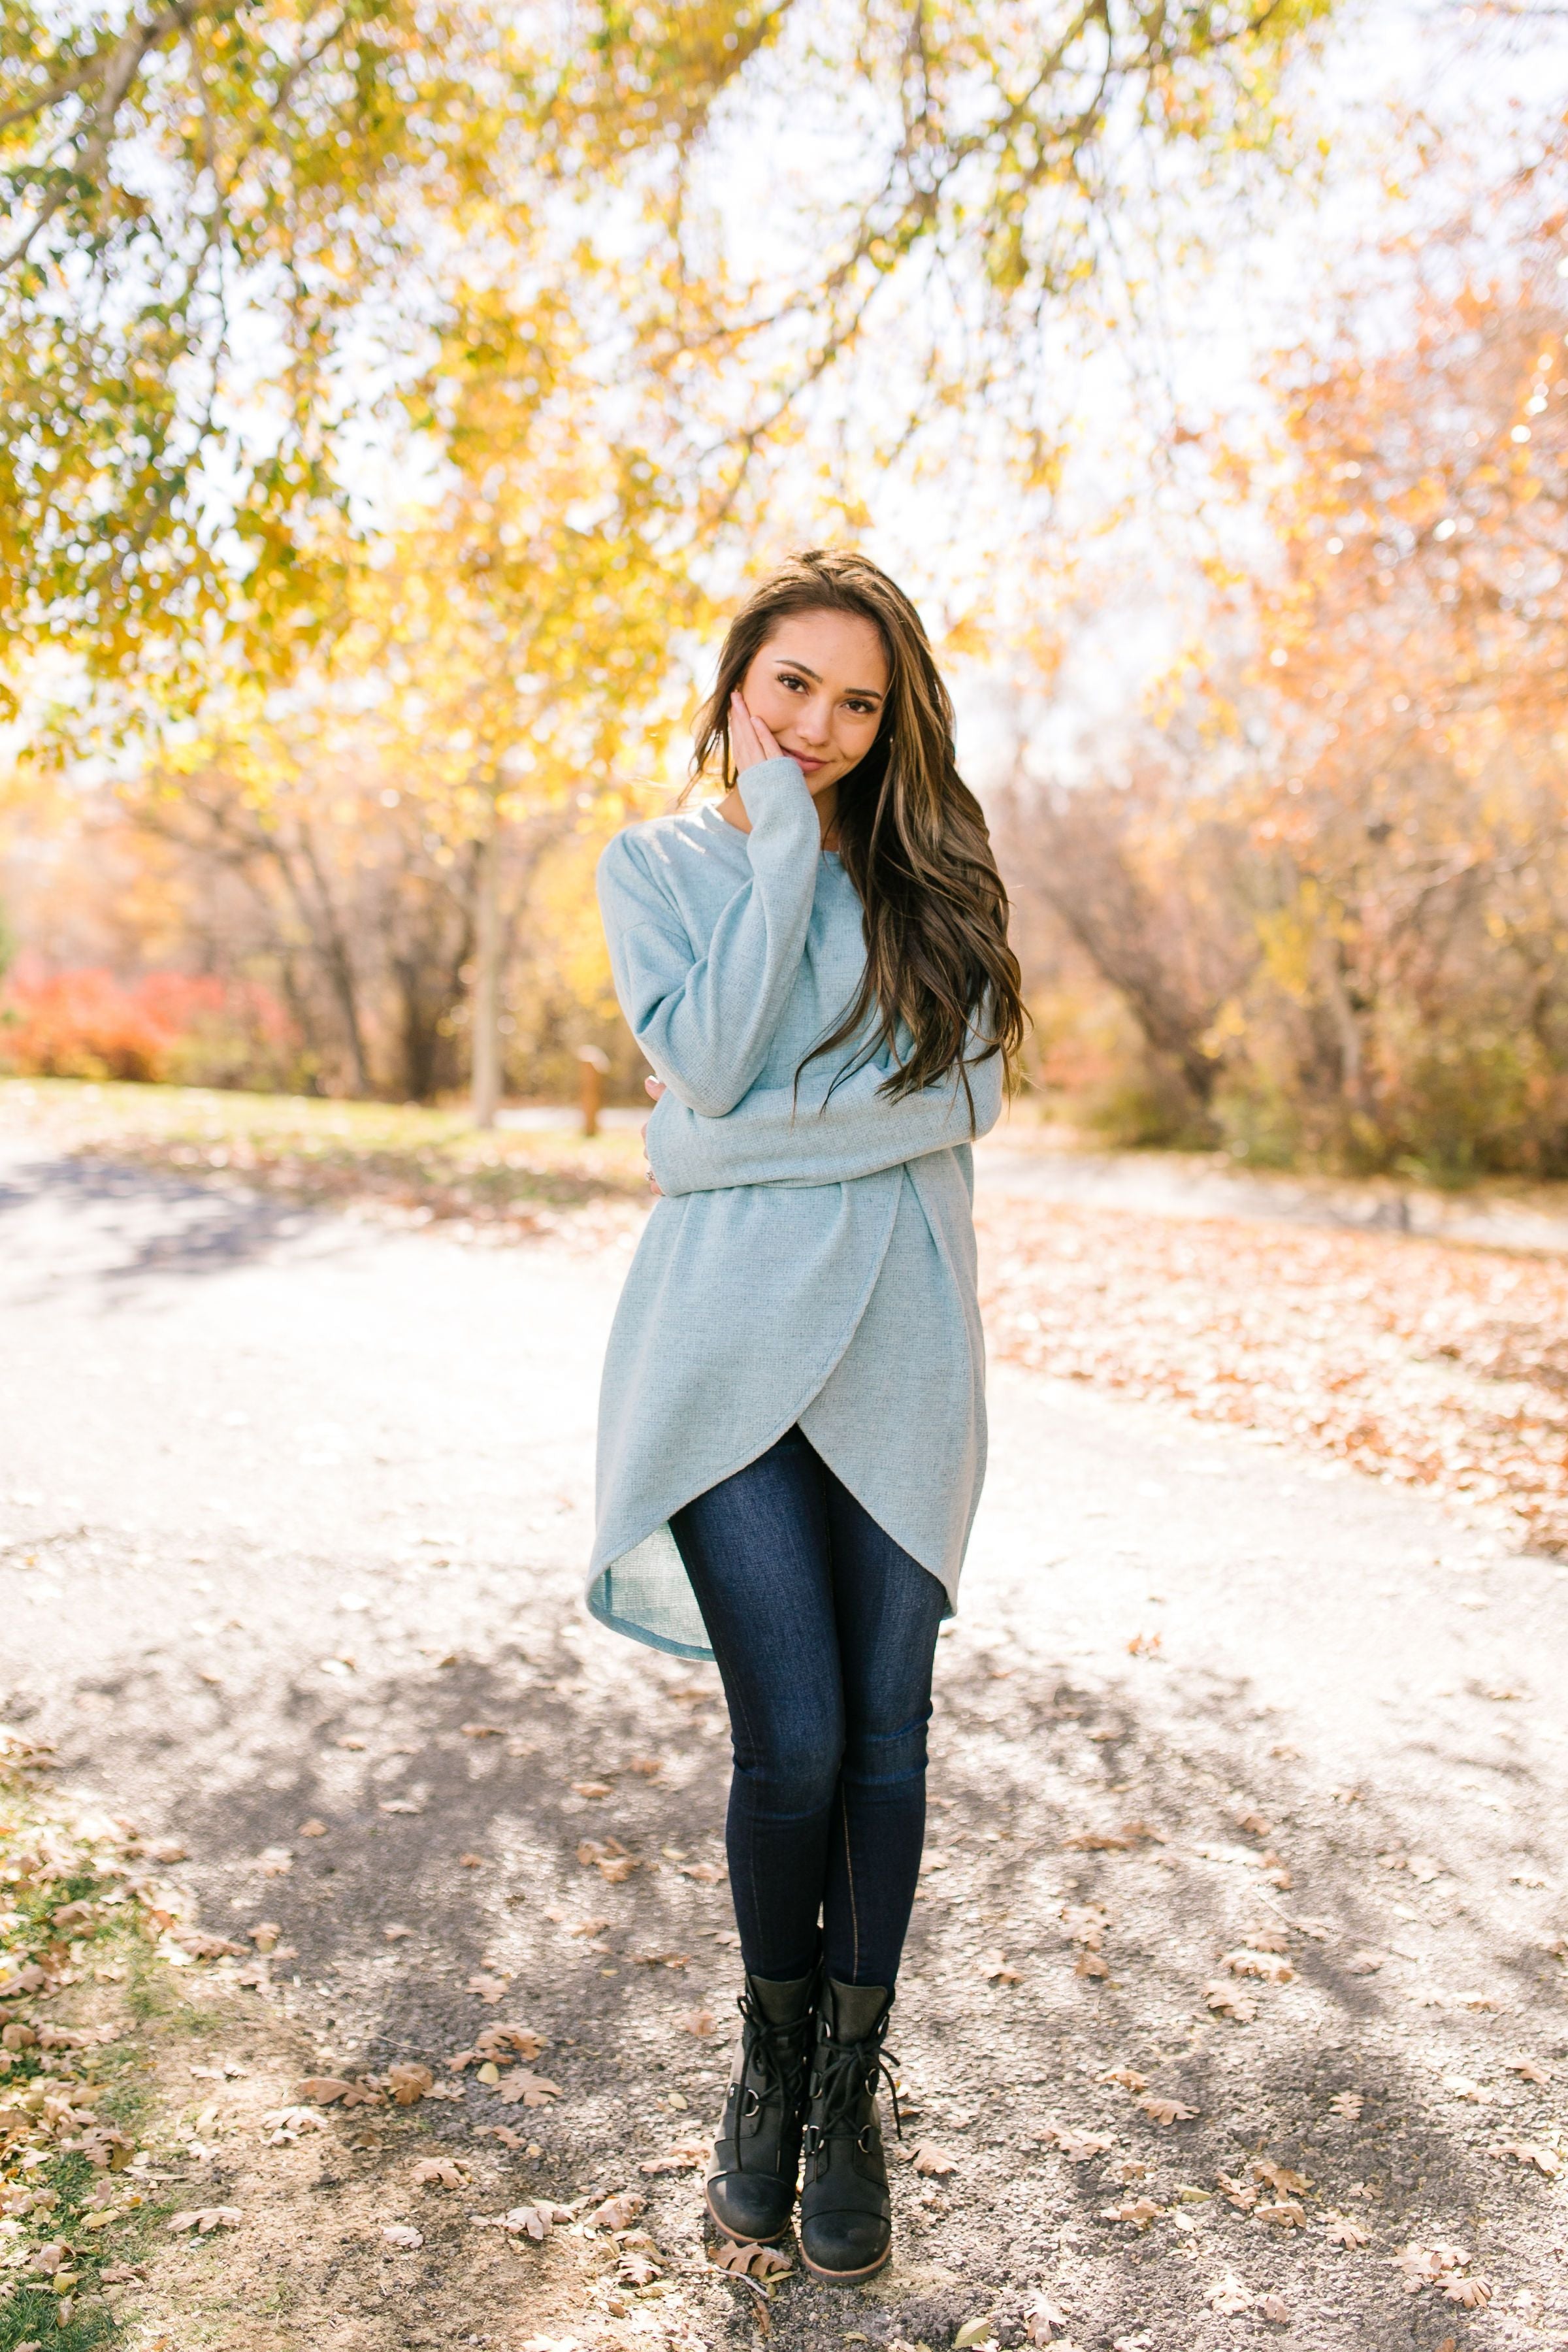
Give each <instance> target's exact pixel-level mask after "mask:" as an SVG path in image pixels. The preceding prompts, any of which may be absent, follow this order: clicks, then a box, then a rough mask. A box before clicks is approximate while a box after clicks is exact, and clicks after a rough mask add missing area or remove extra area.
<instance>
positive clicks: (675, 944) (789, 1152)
mask: <svg viewBox="0 0 1568 2352" xmlns="http://www.w3.org/2000/svg"><path fill="white" fill-rule="evenodd" d="M741 797H742V802H743V803H744V805H745V810H746V814H747V815H748V817H749V818H750V819H751V824H752V830H751V832H750V833H742V832H741V831H740V830H739V829H738V827H736V826H734V825H731V824H729V823H728V822H727V821H726V820H725V819H724V818H723V817H722V816H721V815H720V814H719V812H718V810H717V809H716V808H714V807H711V806H709V807H705V808H700V809H694V810H684V811H679V812H677V813H676V814H673V815H670V816H663V817H656V818H654V819H653V820H652V822H651V823H648V824H637V825H631V826H628V827H627V829H626V831H625V832H624V833H621V834H618V835H616V838H615V840H614V841H613V842H612V843H611V844H610V845H609V847H608V849H606V851H605V855H604V856H603V858H602V859H601V861H600V865H599V903H600V907H601V909H602V911H603V914H604V920H605V934H606V936H607V938H608V940H609V948H610V961H611V964H612V967H613V969H614V972H615V980H616V994H617V996H618V997H619V999H620V1003H621V1007H622V1010H623V1011H624V1013H626V1019H627V1021H628V1022H629V1023H630V1024H631V1027H632V1031H633V1034H634V1035H635V1036H636V1038H637V1043H638V1045H640V1046H641V1048H642V1051H643V1053H644V1055H646V1057H647V1061H648V1063H649V1064H650V1065H651V1066H652V1068H653V1069H654V1071H655V1072H656V1073H657V1075H658V1076H659V1077H660V1078H662V1079H663V1080H664V1083H665V1085H666V1087H668V1092H667V1093H666V1094H665V1095H663V1096H662V1097H660V1099H659V1101H658V1104H657V1106H656V1107H655V1109H654V1112H653V1116H652V1118H651V1119H650V1121H649V1123H648V1131H647V1155H648V1161H649V1165H650V1166H651V1168H652V1170H653V1172H654V1176H655V1178H656V1180H657V1181H658V1187H659V1190H660V1192H661V1193H662V1195H663V1198H662V1199H660V1200H658V1202H656V1203H655V1205H654V1209H653V1213H652V1215H651V1216H650V1217H649V1219H648V1223H647V1229H646V1231H645V1232H644V1234H643V1237H642V1240H641V1242H640V1244H639V1245H638V1248H637V1255H636V1256H635V1258H634V1259H633V1261H632V1265H631V1269H630V1271H629V1273H628V1275H627V1276H626V1287H625V1289H624V1290H623V1292H622V1294H621V1298H620V1303H619V1305H618V1307H617V1308H616V1317H615V1322H614V1325H613V1327H612V1329H611V1333H610V1341H609V1348H608V1351H607V1353H606V1357H605V1371H604V1380H603V1385H602V1388H601V1391H600V1401H599V1446H598V1476H597V1490H598V1491H597V1507H598V1525H597V1531H596V1535H595V1544H594V1554H593V1560H592V1565H591V1567H590V1570H589V1582H588V1606H589V1608H590V1610H591V1611H592V1612H593V1613H594V1615H595V1617H597V1618H599V1619H600V1620H601V1621H602V1622H603V1623H605V1624H606V1625H611V1626H614V1627H615V1628H616V1631H617V1632H619V1633H628V1634H630V1635H631V1636H632V1637H633V1638H634V1639H635V1640H637V1641H642V1642H648V1643H652V1644H653V1645H654V1646H655V1647H656V1648H658V1649H661V1650H668V1651H672V1652H674V1653H675V1654H676V1655H678V1656H680V1657H689V1658H707V1657H710V1656H711V1654H712V1653H711V1651H710V1648H709V1644H708V1638H707V1634H706V1633H705V1631H704V1628H703V1624H702V1620H701V1617H700V1613H699V1611H698V1608H697V1603H696V1600H695V1598H694V1596H693V1594H692V1591H691V1588H690V1586H689V1583H688V1581H687V1578H686V1570H685V1569H684V1567H683V1566H682V1563H681V1559H680V1555H679V1551H678V1550H677V1549H676V1545H675V1539H674V1538H673V1536H672V1535H671V1533H670V1530H669V1519H670V1516H671V1514H672V1513H673V1512H676V1511H679V1509H680V1508H681V1507H682V1506H683V1505H684V1504H686V1503H689V1502H690V1501H691V1500H692V1499H693V1497H694V1496H698V1495H700V1494H704V1493H706V1491H707V1490H708V1488H709V1487H710V1486H717V1485H718V1484H719V1482H720V1481H721V1479H724V1478H727V1477H730V1476H731V1475H733V1473H734V1472H736V1471H737V1470H742V1469H744V1468H745V1466H746V1465H747V1464H748V1463H751V1462H753V1461H755V1460H756V1458H757V1456H758V1455H759V1454H764V1453H765V1452H766V1451H767V1449H768V1447H769V1446H770V1445H772V1444H774V1443H775V1442H776V1441H777V1440H778V1439H779V1438H780V1437H782V1436H783V1435H784V1432H785V1431H786V1430H787V1429H790V1428H792V1427H793V1426H794V1425H795V1423H799V1425H800V1427H801V1429H802V1430H803V1431H804V1432H805V1435H806V1437H807V1438H808V1439H809V1440H810V1442H811V1444H813V1445H814V1446H815V1447H816V1451H817V1453H818V1454H821V1456H822V1458H823V1460H824V1461H825V1462H826V1464H827V1465H828V1467H829V1468H830V1469H831V1470H832V1471H833V1472H834V1473H835V1475H837V1477H839V1478H841V1479H842V1480H843V1482H844V1484H845V1485H846V1486H847V1487H848V1488H849V1491H850V1492H851V1494H852V1495H854V1496H855V1497H856V1499H857V1501H858V1502H859V1503H860V1504H862V1505H863V1506H864V1507H865V1508H866V1509H867V1510H868V1512H869V1513H870V1515H871V1517H873V1518H874V1519H875V1520H876V1521H877V1522H878V1524H879V1526H880V1527H881V1528H884V1529H885V1530H886V1531H887V1533H888V1534H889V1535H890V1536H891V1537H892V1538H893V1539H894V1541H895V1542H896V1543H899V1544H900V1545H902V1547H903V1549H905V1550H906V1551H907V1552H909V1553H910V1555H911V1557H912V1558H914V1559H917V1560H919V1561H920V1563H921V1566H922V1567H924V1568H927V1569H929V1570H931V1574H932V1575H933V1576H935V1577H937V1578H938V1579H940V1580H941V1582H942V1584H943V1585H944V1586H945V1588H946V1591H947V1595H948V1613H949V1614H950V1615H951V1613H952V1605H953V1601H954V1599H955V1596H956V1593H957V1590H958V1578H959V1570H960V1568H961V1567H962V1564H963V1553H964V1548H965V1546H966V1544H967V1542H968V1539H969V1531H970V1528H971V1526H972V1524H973V1518H974V1512H975V1507H976V1505H977V1503H978V1501H979V1498H980V1486H981V1481H982V1478H983V1476H984V1465H985V1406H984V1342H983V1339H982V1335H981V1328H980V1309H979V1303H978V1299H977V1297H976V1281H975V1256H974V1231H973V1221H972V1215H971V1207H972V1198H973V1164H972V1159H971V1153H970V1150H969V1143H970V1137H971V1133H972V1131H973V1133H975V1134H981V1135H984V1133H985V1132H986V1131H987V1129H990V1128H992V1127H993V1126H994V1124H995V1122H996V1119H997V1118H998V1116H999V1115H1000V1111H1001V1103H1002V1080H1003V1070H1002V1057H1001V1055H999V1054H993V1055H991V1056H990V1057H989V1058H988V1059H984V1060H982V1059H978V1058H975V1059H966V1063H965V1074H966V1075H967V1077H968V1081H969V1087H970V1091H971V1092H972V1093H973V1103H974V1122H973V1130H972V1129H971V1123H970V1108H969V1101H968V1098H967V1097H966V1094H965V1089H964V1085H963V1077H962V1076H961V1075H960V1073H959V1072H958V1071H957V1070H954V1071H952V1073H950V1074H949V1075H948V1076H946V1077H944V1078H942V1079H941V1080H939V1081H938V1083H937V1084H936V1085H934V1086H931V1087H925V1088H923V1089H922V1090H921V1091H920V1092H918V1093H916V1094H914V1095H910V1096H906V1097H903V1098H902V1099H901V1100H900V1101H896V1102H895V1101H890V1100H889V1097H887V1096H886V1095H883V1094H880V1093H879V1091H878V1090H879V1087H880V1086H881V1085H882V1083H883V1081H884V1080H885V1079H886V1078H887V1077H888V1076H889V1074H890V1073H891V1072H892V1070H893V1068H894V1066H895V1065H894V1063H893V1061H892V1058H891V1057H890V1055H889V1052H888V1049H887V1047H886V1045H879V1047H877V1048H876V1049H875V1050H873V1051H871V1052H870V1053H869V1054H868V1053H867V1051H866V1048H867V1045H868V1038H869V1034H870V1030H869V1027H868V1030H867V1031H866V1032H864V1033H862V1034H861V1036H860V1037H859V1038H858V1039H851V1040H850V1041H848V1042H847V1044H846V1045H843V1046H842V1047H839V1048H836V1049H835V1051H834V1052H833V1053H832V1054H831V1055H822V1056H820V1057H819V1058H818V1059H816V1060H815V1061H805V1056H806V1055H808V1054H810V1052H811V1050H812V1048H813V1047H814V1046H815V1045H818V1044H820V1042H821V1041H822V1040H823V1038H825V1037H826V1036H828V1035H830V1034H831V1033H832V1032H833V1031H834V1030H835V1029H836V1028H837V1025H838V1023H839V1021H840V1020H841V1018H842V1017H843V1014H844V1013H845V1012H846V1011H847V1008H848V1006H849V1004H850V1003H851V1001H852V1000H853V998H854V995H855V993H856V991H857V990H858V987H859V984H860V980H861V975H862V973H863V972H864V970H865V963H866V941H865V933H864V928H863V922H862V910H861V906H860V900H859V897H858V893H857V891H856V889H855V887H854V885H853V883H852V882H851V881H850V879H849V877H848V876H847V874H846V873H845V871H844V868H843V866H842V865H841V864H840V862H839V860H838V859H837V857H836V856H832V855H830V854H828V853H826V852H825V851H824V850H823V848H822V842H821V828H820V826H819V824H818V822H817V814H816V806H815V804H814V803H813V801H812V798H811V795H810V793H808V792H807V790H806V787H805V777H804V775H803V774H802V772H801V770H800V768H799V767H798V766H797V764H796V763H795V761H794V760H789V759H778V760H769V761H764V762H763V763H762V764H760V765H758V766H756V767H753V768H750V769H748V770H747V771H746V772H745V774H744V776H743V777H742V780H741ZM984 1044H985V1041H984V1040H983V1039H981V1038H978V1037H977V1038H976V1039H975V1041H974V1047H973V1051H974V1054H975V1055H976V1056H978V1055H981V1054H983V1053H984ZM803 1062H804V1063H805V1067H804V1068H801V1065H802V1063H803ZM797 1070H798V1071H799V1078H798V1084H797V1079H796V1073H797Z"/></svg>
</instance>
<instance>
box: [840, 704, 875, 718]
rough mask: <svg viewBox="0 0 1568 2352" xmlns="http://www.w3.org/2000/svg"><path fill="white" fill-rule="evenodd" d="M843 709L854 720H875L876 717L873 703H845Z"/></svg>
mask: <svg viewBox="0 0 1568 2352" xmlns="http://www.w3.org/2000/svg"><path fill="white" fill-rule="evenodd" d="M844 708H845V709H846V710H847V711H848V712H849V713H850V715H851V716H852V717H853V718H856V719H875V717H876V715H877V706H876V704H875V703H874V702H847V703H846V704H845V706H844Z"/></svg>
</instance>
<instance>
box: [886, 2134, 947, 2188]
mask: <svg viewBox="0 0 1568 2352" xmlns="http://www.w3.org/2000/svg"><path fill="white" fill-rule="evenodd" d="M899 2154H900V2156H903V2155H904V2151H903V2149H902V2148H900V2150H899ZM905 2161H906V2162H907V2163H908V2164H909V2165H910V2168H912V2169H913V2170H914V2171H916V2172H918V2173H921V2175H922V2176H923V2177H924V2178H925V2179H930V2180H945V2179H947V2177H948V2175H949V2174H950V2173H952V2172H956V2171H957V2170H958V2158H956V2157H955V2156H949V2154H948V2152H947V2150H946V2148H944V2147H938V2146H937V2145H936V2142H935V2141H934V2140H929V2139H925V2140H921V2142H920V2144H919V2145H918V2147H912V2148H910V2151H909V2154H908V2156H907V2157H906V2158H905Z"/></svg>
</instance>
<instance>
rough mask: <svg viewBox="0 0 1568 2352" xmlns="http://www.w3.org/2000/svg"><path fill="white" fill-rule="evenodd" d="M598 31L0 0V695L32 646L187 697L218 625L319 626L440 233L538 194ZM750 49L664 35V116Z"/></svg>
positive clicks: (280, 665) (438, 265)
mask: <svg viewBox="0 0 1568 2352" xmlns="http://www.w3.org/2000/svg"><path fill="white" fill-rule="evenodd" d="M656 13H657V12H650V21H651V18H652V16H654V15H655V14H656ZM687 13H689V12H687V11H685V10H684V9H681V8H679V7H672V8H670V9H668V10H666V11H664V12H663V17H662V21H664V22H666V23H667V24H668V25H670V26H673V25H674V24H676V23H677V22H678V20H679V19H680V18H681V17H682V16H685V15H686V14H687ZM692 13H696V14H700V15H701V16H704V17H713V18H715V19H716V18H718V17H720V16H722V17H723V18H724V19H725V21H726V22H727V21H729V19H730V17H731V16H733V15H734V14H736V13H737V12H736V11H734V10H731V9H728V8H711V7H710V8H708V9H705V10H702V11H699V12H692ZM739 13H741V14H742V15H743V14H744V13H745V12H744V11H741V12H739ZM600 37H603V38H605V39H610V40H613V39H614V38H615V37H616V36H615V34H614V30H613V27H612V26H609V25H608V24H606V25H605V26H604V28H603V30H602V35H601V36H600ZM671 37H673V35H672V36H671ZM594 39H595V24H594V21H593V18H592V12H590V20H589V21H588V22H587V23H581V22H579V23H577V24H575V25H574V26H573V28H572V30H571V33H570V34H569V35H568V37H567V46H566V47H565V48H564V49H563V48H562V47H559V46H558V45H556V43H555V42H554V40H553V38H552V26H550V25H549V23H548V21H547V20H545V19H543V18H535V17H532V16H528V15H527V14H524V15H522V16H515V15H513V14H512V13H511V12H509V11H505V10H501V11H492V12H487V10H486V9H485V7H484V6H483V5H479V0H474V5H463V0H434V5H417V6H416V5H413V0H347V5H338V0H330V5H321V6H315V5H312V0H175V5H168V6H163V5H158V0H130V5H124V0H89V5H84V6H83V7H81V8H79V9H70V10H65V9H61V8H58V7H56V6H53V5H48V0H0V60H3V62H0V189H3V190H4V192H5V197H6V199H7V205H6V209H7V211H8V213H9V215H10V217H9V222H8V226H7V227H6V229H5V232H4V235H3V238H0V644H3V645H5V646H6V648H7V649H8V651H9V653H10V654H11V656H13V658H12V659H11V660H9V661H8V662H7V663H6V664H5V684H4V685H0V709H4V708H13V707H14V702H7V701H6V699H5V698H6V697H7V696H13V697H14V694H15V691H16V662H15V656H16V655H18V654H21V653H25V652H29V651H37V650H38V649H40V648H43V649H53V650H60V649H64V650H67V651H68V652H69V653H70V654H72V655H74V656H77V657H78V658H79V660H80V661H81V662H82V663H84V664H85V665H86V666H87V667H88V669H89V672H90V673H91V674H92V675H93V676H95V677H99V678H102V679H117V678H124V677H137V678H148V679H150V680H151V682H152V683H153V685H154V686H155V687H156V688H157V689H158V691H159V693H160V694H161V695H162V696H163V697H164V698H174V699H175V700H177V701H180V702H182V703H184V705H186V706H189V705H190V704H191V703H192V702H194V701H195V700H197V699H199V696H200V693H201V690H202V688H203V685H204V683H205V665H206V664H207V663H208V662H210V660H211V659H212V657H213V653H214V628H215V624H216V625H218V626H220V627H221V628H222V629H225V630H227V631H229V632H231V633H236V634H237V635H238V637H239V638H240V640H241V641H242V645H243V653H244V658H245V660H246V662H247V665H248V666H249V667H251V668H252V669H253V670H255V671H258V672H259V673H261V674H264V675H267V676H269V677H286V676H288V675H289V673H290V671H291V670H292V668H293V667H294V666H295V664H296V663H297V661H298V660H299V658H300V654H301V651H303V650H308V649H309V648H310V646H313V645H315V644H318V643H320V642H321V640H322V639H323V636H324V635H327V634H329V633H330V631H331V628H332V627H333V626H335V625H337V623H338V621H339V620H340V618H341V614H342V605H341V598H342V579H343V561H344V555H345V541H344V536H343V531H342V521H343V519H344V517H345V515H346V514H347V513H348V512H349V510H350V507H351V499H350V488H351V485H352V482H353V472H354V466H355V462H356V453H357V452H359V451H361V450H362V449H363V436H364V431H365V427H366V424H367V419H368V418H371V417H374V415H375V414H376V413H377V411H378V410H379V409H382V408H384V406H385V404H386V403H387V402H388V401H389V400H394V401H395V395H396V394H397V393H398V392H399V391H401V390H402V389H403V388H404V387H405V383H406V382H407V378H408V374H409V373H410V367H411V365H412V364H414V363H416V362H418V360H419V358H420V356H421V354H422V352H423V349H424V345H425V343H426V341H427V338H428V333H429V330H430V327H431V324H432V322H433V321H435V320H438V319H439V318H440V316H441V313H442V299H443V290H444V289H443V286H442V282H441V269H442V263H443V260H444V257H446V256H447V254H449V253H450V252H451V251H453V250H454V249H456V248H457V247H458V246H460V244H461V242H462V240H463V237H464V236H465V235H467V234H468V233H470V232H472V233H475V234H478V235H479V236H485V237H493V236H494V235H495V234H496V233H497V231H498V229H504V226H505V222H504V217H503V215H504V214H505V213H507V212H512V213H515V212H516V211H517V210H518V208H519V206H520V205H521V209H522V215H523V217H524V218H525V219H526V218H527V217H528V216H529V215H530V214H531V209H532V200H533V199H535V198H536V197H537V195H538V192H539V170H540V167H541V166H542V163H544V161H545V159H546V158H547V156H548V152H549V150H550V147H551V144H552V139H553V136H554V133H553V130H552V120H553V115H552V110H553V109H554V107H555V105H556V103H557V100H558V97H559V91H560V87H561V83H562V79H563V76H569V74H570V72H571V70H572V66H573V58H572V48H573V46H574V43H576V42H585V43H586V44H587V45H588V47H590V49H591V48H592V44H593V41H594ZM753 45H754V41H753V40H752V39H751V38H749V39H748V40H747V42H746V44H745V45H744V48H742V46H741V45H740V44H739V43H736V44H735V45H733V46H732V47H731V48H729V49H727V48H726V47H725V46H724V42H723V39H722V37H721V34H720V33H719V32H718V30H717V28H716V26H715V27H714V28H713V29H712V32H711V37H710V38H708V39H707V40H706V41H704V42H703V43H700V44H699V45H698V46H697V47H689V49H688V50H683V52H682V67H681V70H682V75H683V87H682V110H683V111H682V131H683V135H685V136H689V135H691V132H692V130H693V128H694V126H695V125H696V124H697V123H698V121H700V117H701V114H702V111H703V109H704V108H705V107H706V106H707V105H708V104H710V102H711V100H712V98H713V96H714V94H715V92H716V91H717V90H718V89H721V88H722V86H723V84H724V83H725V81H726V80H727V79H730V78H731V76H732V75H733V74H734V73H735V72H736V71H737V70H738V68H739V65H740V63H741V62H742V59H743V55H744V51H745V48H749V47H752V46H753Z"/></svg>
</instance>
